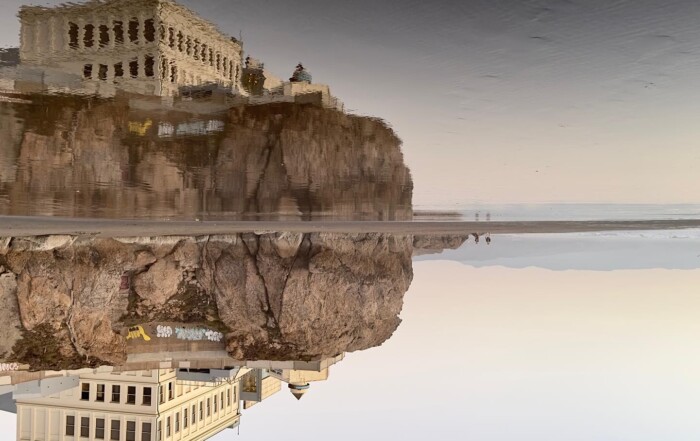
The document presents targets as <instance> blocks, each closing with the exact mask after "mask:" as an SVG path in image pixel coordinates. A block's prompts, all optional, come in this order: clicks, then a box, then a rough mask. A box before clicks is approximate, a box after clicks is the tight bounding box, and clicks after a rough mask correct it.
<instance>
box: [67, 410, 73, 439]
mask: <svg viewBox="0 0 700 441" xmlns="http://www.w3.org/2000/svg"><path fill="white" fill-rule="evenodd" d="M66 435H67V436H74V435H75V417H74V416H73V415H67V416H66Z"/></svg>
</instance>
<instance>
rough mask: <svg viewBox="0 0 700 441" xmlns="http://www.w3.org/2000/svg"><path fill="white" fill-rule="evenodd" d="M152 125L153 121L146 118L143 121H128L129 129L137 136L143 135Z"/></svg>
mask: <svg viewBox="0 0 700 441" xmlns="http://www.w3.org/2000/svg"><path fill="white" fill-rule="evenodd" d="M152 125H153V121H151V120H150V119H146V121H144V122H143V123H140V122H137V121H129V131H130V132H131V133H136V134H137V135H139V136H145V135H146V132H147V131H148V129H150V128H151V126H152Z"/></svg>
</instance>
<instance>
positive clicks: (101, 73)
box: [97, 64, 107, 401]
mask: <svg viewBox="0 0 700 441" xmlns="http://www.w3.org/2000/svg"><path fill="white" fill-rule="evenodd" d="M97 77H98V78H99V79H101V80H102V81H104V80H106V79H107V65H106V64H100V69H99V70H98V71H97ZM99 388H100V385H97V390H98V391H99ZM102 388H103V389H104V385H102ZM98 393H99V392H98ZM97 401H104V393H103V394H102V399H101V400H99V399H98V400H97Z"/></svg>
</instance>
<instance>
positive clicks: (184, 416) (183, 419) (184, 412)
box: [182, 407, 188, 429]
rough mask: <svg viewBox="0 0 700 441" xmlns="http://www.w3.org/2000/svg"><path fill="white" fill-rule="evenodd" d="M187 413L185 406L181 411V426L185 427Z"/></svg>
mask: <svg viewBox="0 0 700 441" xmlns="http://www.w3.org/2000/svg"><path fill="white" fill-rule="evenodd" d="M187 413H188V410H187V408H186V407H185V410H183V411H182V428H183V429H187Z"/></svg>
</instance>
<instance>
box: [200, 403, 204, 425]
mask: <svg viewBox="0 0 700 441" xmlns="http://www.w3.org/2000/svg"><path fill="white" fill-rule="evenodd" d="M203 419H204V404H203V403H202V402H201V401H200V402H199V421H202V420H203Z"/></svg>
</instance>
